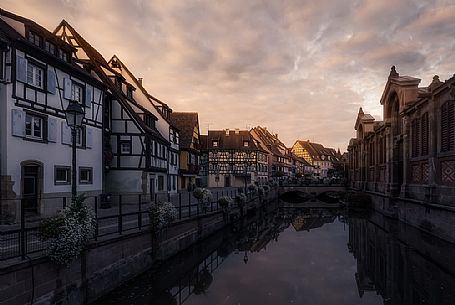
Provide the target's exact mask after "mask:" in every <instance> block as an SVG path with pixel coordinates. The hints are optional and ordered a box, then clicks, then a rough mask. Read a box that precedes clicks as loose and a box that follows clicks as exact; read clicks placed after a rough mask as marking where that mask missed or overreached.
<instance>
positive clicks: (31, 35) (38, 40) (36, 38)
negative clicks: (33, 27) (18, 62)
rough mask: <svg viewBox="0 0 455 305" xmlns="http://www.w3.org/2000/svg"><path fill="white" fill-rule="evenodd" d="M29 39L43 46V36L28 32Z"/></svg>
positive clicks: (36, 44)
mask: <svg viewBox="0 0 455 305" xmlns="http://www.w3.org/2000/svg"><path fill="white" fill-rule="evenodd" d="M28 41H30V42H31V43H33V44H34V45H35V46H38V47H41V37H40V36H38V35H37V34H36V33H33V32H28Z"/></svg>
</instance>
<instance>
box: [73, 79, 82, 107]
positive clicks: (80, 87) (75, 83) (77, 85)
mask: <svg viewBox="0 0 455 305" xmlns="http://www.w3.org/2000/svg"><path fill="white" fill-rule="evenodd" d="M75 88H78V89H80V94H79V99H76V98H75V94H76V91H75ZM71 100H72V101H76V102H77V103H78V104H80V105H82V106H85V86H84V85H83V84H81V83H79V82H76V81H74V80H72V81H71Z"/></svg>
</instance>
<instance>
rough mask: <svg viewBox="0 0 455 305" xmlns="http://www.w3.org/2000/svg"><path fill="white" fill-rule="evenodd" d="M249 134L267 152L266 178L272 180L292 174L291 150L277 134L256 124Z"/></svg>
mask: <svg viewBox="0 0 455 305" xmlns="http://www.w3.org/2000/svg"><path fill="white" fill-rule="evenodd" d="M250 132H251V135H252V136H253V137H254V139H256V140H257V141H258V142H259V143H261V146H262V147H263V148H264V149H265V150H266V151H267V153H268V162H269V172H268V178H269V179H274V180H280V179H285V178H287V177H291V176H292V166H293V165H292V164H293V161H292V156H291V151H290V150H289V149H288V148H287V147H286V145H284V143H283V142H281V141H280V139H279V138H278V134H272V133H270V132H269V131H268V130H267V128H266V127H261V126H257V127H254V128H253V129H251V131H250Z"/></svg>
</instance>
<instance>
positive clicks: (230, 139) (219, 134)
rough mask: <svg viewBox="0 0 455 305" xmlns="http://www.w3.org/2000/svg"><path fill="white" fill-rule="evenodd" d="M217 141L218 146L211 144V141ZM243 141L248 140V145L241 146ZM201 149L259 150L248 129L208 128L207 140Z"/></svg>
mask: <svg viewBox="0 0 455 305" xmlns="http://www.w3.org/2000/svg"><path fill="white" fill-rule="evenodd" d="M214 141H218V146H213V142H214ZM243 141H249V142H248V146H243ZM204 144H205V146H203V147H202V149H204V148H206V149H230V150H260V147H258V146H257V145H256V144H255V143H254V141H253V137H252V136H251V134H250V132H249V131H248V130H229V135H227V134H226V130H209V132H208V136H207V142H206V143H204Z"/></svg>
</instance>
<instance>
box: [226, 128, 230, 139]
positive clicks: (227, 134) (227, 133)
mask: <svg viewBox="0 0 455 305" xmlns="http://www.w3.org/2000/svg"><path fill="white" fill-rule="evenodd" d="M228 136H229V128H226V137H228Z"/></svg>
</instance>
